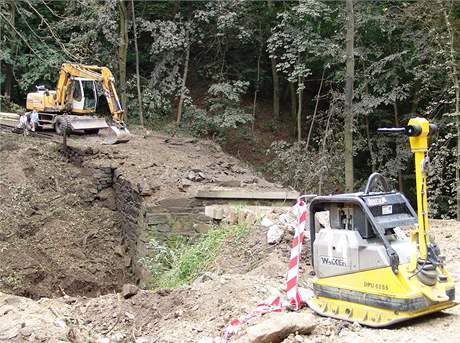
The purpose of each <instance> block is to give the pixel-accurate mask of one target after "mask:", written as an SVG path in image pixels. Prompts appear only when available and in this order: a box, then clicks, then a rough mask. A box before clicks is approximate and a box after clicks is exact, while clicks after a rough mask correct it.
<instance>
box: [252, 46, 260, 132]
mask: <svg viewBox="0 0 460 343" xmlns="http://www.w3.org/2000/svg"><path fill="white" fill-rule="evenodd" d="M261 58H262V43H261V44H260V49H259V56H258V57H257V80H256V89H255V91H254V101H253V105H252V126H251V130H252V135H254V128H255V125H256V106H257V94H258V93H259V83H260V59H261Z"/></svg>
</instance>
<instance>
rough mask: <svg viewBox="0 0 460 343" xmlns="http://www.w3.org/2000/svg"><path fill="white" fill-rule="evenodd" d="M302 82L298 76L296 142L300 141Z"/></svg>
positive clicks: (301, 78) (302, 79)
mask: <svg viewBox="0 0 460 343" xmlns="http://www.w3.org/2000/svg"><path fill="white" fill-rule="evenodd" d="M303 81H304V78H303V77H302V76H299V81H298V85H297V92H298V93H299V104H298V106H297V142H299V143H300V141H301V140H302V98H303Z"/></svg>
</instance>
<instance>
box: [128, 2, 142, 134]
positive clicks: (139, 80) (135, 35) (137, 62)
mask: <svg viewBox="0 0 460 343" xmlns="http://www.w3.org/2000/svg"><path fill="white" fill-rule="evenodd" d="M131 11H132V12H131V13H132V15H133V31H134V49H135V52H136V85H137V100H138V102H139V123H140V124H141V126H142V127H144V110H143V108H142V91H141V77H140V74H139V49H138V47H137V25H136V13H135V11H134V0H131Z"/></svg>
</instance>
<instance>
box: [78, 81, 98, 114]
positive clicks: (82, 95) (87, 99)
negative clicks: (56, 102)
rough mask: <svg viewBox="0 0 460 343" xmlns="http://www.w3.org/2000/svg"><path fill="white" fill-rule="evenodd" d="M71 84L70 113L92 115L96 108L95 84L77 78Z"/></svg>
mask: <svg viewBox="0 0 460 343" xmlns="http://www.w3.org/2000/svg"><path fill="white" fill-rule="evenodd" d="M72 82H73V87H72V88H73V94H72V112H75V113H93V112H94V111H95V110H96V106H97V92H96V82H95V81H94V80H88V79H84V78H79V77H78V78H74V79H73V81H72Z"/></svg>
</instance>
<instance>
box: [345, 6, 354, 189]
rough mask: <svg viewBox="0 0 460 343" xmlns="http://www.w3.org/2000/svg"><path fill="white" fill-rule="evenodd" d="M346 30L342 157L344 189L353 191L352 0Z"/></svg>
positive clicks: (348, 10) (348, 9)
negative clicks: (343, 159)
mask: <svg viewBox="0 0 460 343" xmlns="http://www.w3.org/2000/svg"><path fill="white" fill-rule="evenodd" d="M346 9H347V19H346V20H347V32H346V45H347V46H346V56H347V62H346V72H345V108H344V110H345V125H344V126H345V127H344V145H345V146H344V148H345V149H344V157H345V190H346V191H347V192H352V191H353V184H354V177H353V81H354V74H355V61H354V55H353V41H354V34H355V32H354V17H353V16H354V15H353V0H346Z"/></svg>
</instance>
